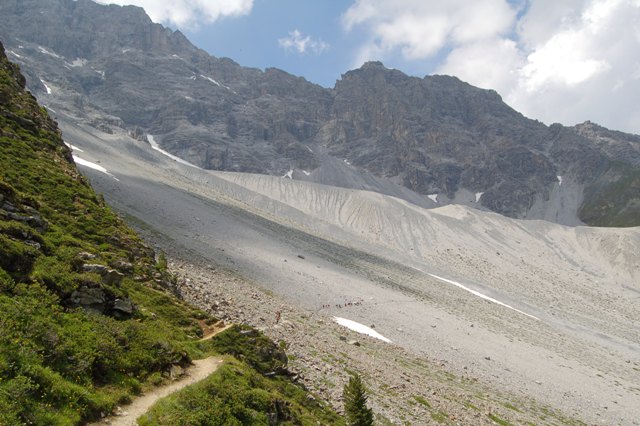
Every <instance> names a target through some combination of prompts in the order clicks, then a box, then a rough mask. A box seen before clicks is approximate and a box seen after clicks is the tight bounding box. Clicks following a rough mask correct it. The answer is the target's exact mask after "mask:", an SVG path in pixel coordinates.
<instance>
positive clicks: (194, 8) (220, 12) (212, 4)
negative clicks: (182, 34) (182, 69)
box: [100, 0, 253, 27]
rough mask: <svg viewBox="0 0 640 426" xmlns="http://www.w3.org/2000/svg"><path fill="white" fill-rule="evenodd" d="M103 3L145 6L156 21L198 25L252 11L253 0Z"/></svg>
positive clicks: (124, 0) (123, 0)
mask: <svg viewBox="0 0 640 426" xmlns="http://www.w3.org/2000/svg"><path fill="white" fill-rule="evenodd" d="M100 2H101V3H109V4H118V5H121V6H124V5H135V6H140V7H143V8H144V10H145V11H146V12H147V14H148V15H149V16H150V17H151V19H152V20H153V21H154V22H162V23H169V24H174V25H176V26H178V27H185V26H186V27H197V26H198V25H201V24H206V23H210V22H214V21H216V20H218V19H220V18H222V17H225V16H241V15H246V14H248V13H249V12H251V9H252V8H253V0H102V1H100Z"/></svg>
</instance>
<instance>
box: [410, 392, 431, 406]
mask: <svg viewBox="0 0 640 426" xmlns="http://www.w3.org/2000/svg"><path fill="white" fill-rule="evenodd" d="M413 399H415V400H416V401H417V402H418V403H419V404H421V405H424V406H425V407H427V408H431V404H429V401H427V400H426V399H425V398H423V397H422V396H420V395H414V396H413Z"/></svg>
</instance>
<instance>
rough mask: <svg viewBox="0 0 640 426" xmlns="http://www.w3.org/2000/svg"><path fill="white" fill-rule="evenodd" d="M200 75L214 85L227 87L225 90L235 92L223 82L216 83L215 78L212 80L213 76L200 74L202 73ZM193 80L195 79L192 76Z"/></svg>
mask: <svg viewBox="0 0 640 426" xmlns="http://www.w3.org/2000/svg"><path fill="white" fill-rule="evenodd" d="M200 77H202V78H204V79H205V80H209V81H210V82H211V83H213V84H215V85H216V86H218V87H224V88H225V89H227V90H229V91H231V92H233V93H236V92H234V91H233V90H231V88H230V87H229V86H225V85H224V84H222V83H218V82H217V81H216V80H214V79H213V78H211V77H207V76H206V75H202V74H200ZM194 80H195V78H194Z"/></svg>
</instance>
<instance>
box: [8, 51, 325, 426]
mask: <svg viewBox="0 0 640 426" xmlns="http://www.w3.org/2000/svg"><path fill="white" fill-rule="evenodd" d="M24 86H25V80H24V77H23V76H22V75H21V74H20V72H19V69H18V68H17V66H15V65H13V64H11V63H10V62H9V61H8V60H7V58H6V56H5V54H4V48H3V47H2V45H1V44H0V425H16V424H38V425H48V424H50V425H67V424H68V425H73V424H80V423H82V422H85V421H87V420H91V419H96V418H98V417H99V416H100V415H101V414H102V413H109V412H111V411H112V410H113V409H114V407H115V406H116V405H117V404H120V403H123V402H126V401H127V400H129V399H130V398H132V397H133V396H134V395H135V394H136V393H139V392H140V390H141V389H142V388H143V387H144V386H147V384H148V383H159V382H161V381H162V380H163V377H165V376H167V373H168V372H169V371H170V370H171V368H172V366H174V365H179V366H182V367H185V366H187V365H188V364H189V363H190V361H191V359H192V358H196V357H202V356H205V355H208V354H212V353H229V354H231V355H235V356H236V357H238V358H241V359H243V360H241V361H232V362H230V364H229V365H230V367H229V368H238V369H241V370H242V371H243V372H244V373H245V374H247V375H248V376H250V377H254V376H255V377H258V378H256V379H255V380H254V379H252V380H245V379H244V378H243V379H239V378H238V377H239V376H237V375H224V374H223V372H224V371H226V369H224V371H223V372H221V373H220V376H219V377H217V378H215V379H212V380H213V381H214V382H216V383H224V384H225V386H227V385H228V386H231V385H233V387H234V389H235V388H237V389H238V391H237V392H238V393H239V394H247V395H248V394H250V393H251V389H253V388H254V387H255V386H258V385H260V386H258V387H260V388H261V389H263V390H262V391H260V392H261V393H259V395H260V398H262V399H261V400H260V401H261V404H258V405H256V404H253V403H250V401H245V400H238V399H237V398H235V396H234V395H235V394H233V395H231V394H230V395H229V397H228V398H226V397H224V396H222V397H220V398H218V399H217V400H216V401H217V404H218V405H216V406H215V407H213V406H211V407H208V408H207V410H209V412H210V413H212V415H215V410H218V409H221V408H220V407H223V408H224V407H226V406H227V405H229V406H232V407H236V406H238V404H240V406H245V405H246V406H247V407H249V408H247V410H252V412H263V411H264V413H263V414H264V415H263V416H262V417H260V416H253V417H251V416H249V417H246V416H245V417H242V416H240V418H239V419H238V422H239V423H238V424H262V423H261V422H258V421H257V420H256V419H262V418H266V417H265V416H267V415H268V413H269V410H271V409H273V408H274V407H278V406H287V407H289V406H291V407H295V410H293V409H292V410H289V412H288V413H289V417H288V418H290V419H291V421H292V422H293V423H297V424H306V423H313V424H317V422H318V421H320V422H322V423H327V421H326V420H327V419H332V421H331V422H328V423H333V421H334V420H335V421H337V417H336V415H335V414H334V413H332V412H330V411H327V410H325V409H324V408H322V407H321V406H320V405H318V404H316V403H311V402H309V401H310V400H309V399H307V398H306V397H305V398H299V395H300V393H302V394H304V391H303V390H301V389H300V388H298V387H296V386H295V385H293V384H291V383H290V382H289V381H288V380H287V379H286V377H285V376H284V375H282V374H276V375H275V376H273V377H269V378H267V377H265V376H263V373H264V371H261V370H260V366H261V365H262V364H264V363H266V364H267V365H268V364H269V362H270V361H269V360H270V359H271V358H273V360H276V361H277V360H282V359H285V360H286V357H283V356H282V354H281V353H280V352H279V351H278V350H277V348H276V347H275V345H273V343H271V342H268V343H264V344H263V345H262V346H260V345H255V344H254V343H255V339H257V338H258V337H255V336H254V340H253V341H252V342H253V343H252V344H248V343H247V342H246V341H245V342H244V343H243V340H242V339H238V338H235V339H231V340H228V341H227V342H228V344H227V345H226V346H223V347H220V341H219V340H218V339H219V338H218V337H216V339H214V340H213V341H209V342H199V341H198V338H199V337H200V336H201V334H202V331H201V328H200V325H199V320H205V321H212V320H213V319H212V318H209V317H208V316H207V315H206V314H205V313H204V312H201V311H199V310H197V309H194V308H192V307H190V306H188V305H187V304H185V303H184V302H182V301H180V300H178V299H177V298H176V297H174V296H173V295H172V294H171V292H170V291H169V290H170V289H171V288H172V277H171V276H170V275H169V274H168V273H167V271H166V269H165V265H164V264H163V262H159V263H157V262H156V260H155V255H154V252H153V251H152V250H151V249H149V247H147V246H146V245H145V244H144V243H143V242H142V241H141V240H140V239H139V238H138V236H137V235H136V234H135V233H134V232H133V231H132V230H131V229H129V228H128V227H127V226H126V225H125V224H124V222H123V221H122V220H121V219H120V218H119V217H118V216H117V215H115V214H114V213H113V212H112V211H111V210H110V209H109V207H108V206H106V205H105V203H104V201H103V200H102V198H101V197H99V196H97V195H96V194H95V193H94V192H93V190H92V189H91V187H90V186H89V184H88V183H87V181H86V179H85V178H84V177H83V176H82V175H80V174H79V173H78V171H77V169H76V166H75V164H74V163H73V160H72V157H71V152H70V150H69V149H68V148H67V147H66V146H65V145H64V143H63V141H62V137H61V134H60V132H59V130H58V129H57V126H56V123H55V122H54V121H52V120H51V119H50V118H49V116H48V115H47V112H46V110H45V109H44V108H42V107H40V106H39V105H38V104H37V102H36V100H35V98H34V97H33V96H32V95H31V94H30V93H28V92H27V91H26V90H25V88H24ZM227 333H236V334H237V333H239V331H237V330H235V331H234V330H231V331H229V332H227ZM222 336H224V335H222ZM227 339H228V338H227ZM223 340H224V339H223ZM260 347H262V348H263V349H264V347H268V348H271V349H270V350H267V351H265V350H262V351H261V352H260V354H261V355H260V356H261V357H262V358H261V360H262V361H261V363H262V364H261V363H258V364H255V365H252V363H251V362H250V361H251V360H252V359H254V358H255V359H257V358H256V357H258V358H259V356H258V355H259V354H255V353H254V352H252V351H257V350H259V349H260ZM274 362H275V361H274ZM281 367H282V365H281ZM282 372H284V371H281V372H280V373H282ZM216 374H218V373H216ZM282 383H285V384H286V386H285V385H282V386H284V387H282V386H281V384H282ZM254 385H255V386H254ZM284 389H288V390H287V391H286V392H285V391H284ZM291 389H296V390H295V392H293V391H290V390H291ZM194 392H196V394H198V392H199V391H197V390H196V391H194ZM304 395H305V396H306V394H304ZM252 401H253V399H252ZM265 401H267V402H265ZM172 410H178V406H175V405H174V408H172ZM224 410H226V411H225V412H227V411H228V412H230V413H231V414H230V415H231V416H233V415H234V413H236V412H238V411H237V410H236V411H233V410H231V409H229V410H227V409H226V408H224ZM234 410H235V408H234ZM265 410H266V411H265ZM205 411H206V410H205ZM243 413H244V412H243ZM229 418H231V417H229ZM247 419H248V420H247ZM251 419H254V420H251ZM162 424H185V423H184V422H179V421H175V422H172V421H168V422H163V423H162Z"/></svg>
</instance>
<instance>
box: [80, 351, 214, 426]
mask: <svg viewBox="0 0 640 426" xmlns="http://www.w3.org/2000/svg"><path fill="white" fill-rule="evenodd" d="M222 362H223V360H222V358H220V357H209V358H205V359H199V360H196V361H194V362H193V363H194V366H193V367H191V368H189V370H187V373H186V375H185V376H184V377H182V378H181V379H180V380H177V381H175V382H172V383H169V384H167V385H165V386H160V387H158V388H155V389H152V390H151V391H150V392H148V393H146V394H144V395H142V396H141V397H139V398H136V399H134V400H133V402H132V403H131V404H129V405H126V406H124V407H122V411H120V412H119V413H118V414H116V415H114V416H112V417H108V418H106V419H104V420H102V421H100V422H98V423H90V426H106V425H109V426H135V425H137V423H136V419H137V418H138V417H140V416H141V415H143V414H144V413H146V412H147V411H148V410H149V408H151V406H152V405H153V404H155V403H156V402H157V401H158V400H159V399H161V398H164V397H165V396H169V395H171V394H172V393H174V392H177V391H179V390H180V389H182V388H184V387H186V386H189V385H192V384H194V383H196V382H199V381H200V380H203V379H204V378H206V377H207V376H209V375H210V374H211V373H213V372H214V371H216V369H217V368H218V367H219V366H220V365H221V364H222Z"/></svg>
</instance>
